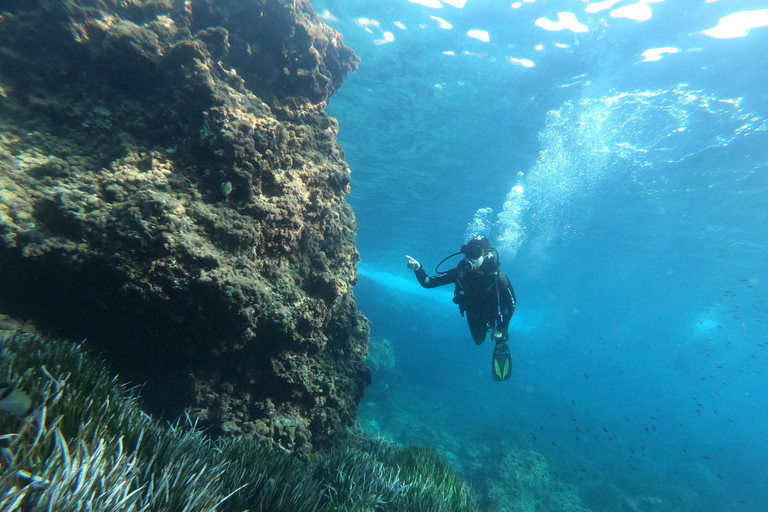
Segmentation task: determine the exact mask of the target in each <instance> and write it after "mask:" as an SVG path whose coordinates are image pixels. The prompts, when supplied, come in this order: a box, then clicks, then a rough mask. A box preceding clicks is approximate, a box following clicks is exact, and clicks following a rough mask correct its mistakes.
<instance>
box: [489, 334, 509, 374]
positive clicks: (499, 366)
mask: <svg viewBox="0 0 768 512" xmlns="http://www.w3.org/2000/svg"><path fill="white" fill-rule="evenodd" d="M491 374H492V375H493V380H495V381H497V382H499V381H502V380H509V379H511V378H512V355H511V354H510V353H509V346H508V345H507V344H506V343H500V344H497V345H496V348H494V349H493V360H492V361H491Z"/></svg>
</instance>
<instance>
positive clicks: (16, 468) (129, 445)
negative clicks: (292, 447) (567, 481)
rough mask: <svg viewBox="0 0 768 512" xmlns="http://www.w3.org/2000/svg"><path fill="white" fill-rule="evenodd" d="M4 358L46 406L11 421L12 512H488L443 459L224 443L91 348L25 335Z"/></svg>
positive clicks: (5, 505) (363, 447)
mask: <svg viewBox="0 0 768 512" xmlns="http://www.w3.org/2000/svg"><path fill="white" fill-rule="evenodd" d="M0 347H2V363H1V364H0V375H1V376H2V378H3V379H5V380H6V381H7V382H9V383H10V384H12V385H14V386H15V387H17V388H18V389H20V390H23V391H24V392H26V393H28V394H29V395H30V396H31V397H32V398H33V400H34V404H35V408H34V410H33V412H32V413H30V414H29V415H28V416H27V417H24V418H15V417H12V416H10V415H3V416H0V442H2V446H3V449H2V459H0V464H2V476H1V477H0V510H2V511H4V512H5V511H11V510H23V511H32V510H56V511H62V512H68V511H84V510H88V511H93V512H101V511H168V512H170V511H189V512H192V511H195V512H197V511H214V510H216V511H246V510H250V511H331V510H339V511H341V510H344V511H361V512H362V511H375V510H392V511H398V510H402V511H406V510H407V511H425V512H426V511H474V510H479V508H478V506H477V501H476V498H475V496H474V495H473V493H472V491H471V490H470V489H469V487H468V486H467V484H466V483H464V482H463V481H462V480H461V479H460V478H459V477H457V476H456V475H455V474H454V472H453V471H452V470H451V469H450V467H449V466H448V464H447V463H446V462H444V461H443V460H442V459H440V457H439V456H438V455H437V454H436V452H434V451H433V450H431V449H428V448H423V447H418V446H408V447H402V446H398V445H396V444H393V443H391V442H388V441H385V440H383V439H380V438H371V437H354V438H353V439H354V441H348V442H346V443H344V444H343V445H339V446H337V447H335V448H333V449H331V450H329V451H328V452H326V453H324V454H318V455H313V456H311V457H305V456H303V455H301V454H298V453H294V454H288V453H286V452H284V451H283V450H281V449H279V448H274V447H269V446H267V445H265V444H264V443H263V442H259V441H258V440H255V439H252V438H246V437H239V438H229V439H223V438H221V439H218V440H215V441H214V440H212V439H211V438H210V437H209V436H208V435H206V433H205V432H203V431H201V430H200V429H197V428H195V426H194V425H191V424H189V423H184V422H177V423H174V424H167V423H162V422H160V421H157V420H155V419H153V418H152V417H150V416H149V415H147V414H146V413H144V412H142V410H141V408H140V406H139V405H140V398H139V395H138V393H137V390H136V389H131V388H128V387H127V386H126V385H125V384H124V383H122V382H121V381H120V379H119V378H118V377H115V376H114V375H112V374H110V373H109V372H108V371H106V370H105V369H104V368H105V366H104V364H103V362H102V361H100V360H98V359H97V358H95V357H93V356H92V355H90V354H89V353H88V351H87V350H86V349H85V348H84V346H83V345H81V344H72V343H69V342H65V341H59V340H50V339H46V338H43V337H41V336H37V335H29V334H15V335H11V336H3V337H2V338H0Z"/></svg>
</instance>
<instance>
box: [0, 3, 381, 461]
mask: <svg viewBox="0 0 768 512" xmlns="http://www.w3.org/2000/svg"><path fill="white" fill-rule="evenodd" d="M4 5H5V7H4V9H5V11H0V313H4V314H6V315H10V316H12V317H14V318H19V319H23V320H24V321H32V322H34V323H35V325H36V326H37V327H38V328H39V329H40V330H41V332H49V333H52V334H56V335H58V336H65V337H68V338H70V339H74V340H78V339H83V338H87V339H88V343H90V344H91V345H92V346H94V347H95V348H96V349H98V350H99V351H100V352H101V353H102V355H103V356H104V357H105V358H106V359H107V360H108V361H109V363H110V364H111V365H112V366H113V367H114V369H115V370H117V371H118V372H120V373H121V374H122V376H123V377H124V378H127V379H130V380H131V381H132V382H134V383H137V384H141V385H143V389H142V397H143V399H144V400H145V402H146V405H147V407H148V408H149V409H150V410H151V411H153V412H157V413H164V414H165V415H166V416H167V417H169V418H172V417H174V416H175V415H177V414H179V413H181V412H182V411H184V410H187V411H190V412H191V413H192V415H193V416H194V417H197V418H199V419H200V425H202V426H208V427H209V428H210V431H211V432H213V433H214V434H222V435H239V434H243V435H253V436H256V437H260V438H263V439H265V440H269V441H270V442H272V443H274V444H275V445H279V446H281V447H282V448H284V449H286V450H295V449H299V450H303V451H306V450H310V449H312V448H313V447H315V448H317V447H322V446H323V445H325V444H327V443H328V442H329V441H330V440H331V439H332V438H333V437H334V435H335V434H337V433H340V432H343V431H344V429H345V427H346V426H348V425H350V424H351V423H353V421H354V419H355V415H356V409H357V404H358V402H359V400H360V399H361V397H362V394H363V391H364V390H365V387H366V386H367V384H368V383H369V381H370V371H369V370H368V368H367V367H366V365H365V363H364V361H365V357H366V354H367V345H368V337H369V332H370V329H369V325H368V321H367V320H366V319H365V317H364V316H362V314H360V313H359V312H358V310H357V306H356V303H355V299H354V295H353V286H354V285H355V284H356V282H357V267H356V264H357V261H358V260H359V255H358V252H357V250H356V248H355V232H356V224H355V217H354V214H353V212H352V211H351V209H350V207H349V206H348V205H347V203H346V202H345V200H344V197H345V195H346V194H347V193H348V192H349V183H350V171H349V167H348V166H347V164H346V163H345V161H344V153H343V151H342V149H341V147H340V146H339V145H338V144H337V142H336V133H337V124H336V121H335V119H333V118H330V117H329V116H327V115H326V114H325V111H324V108H325V105H326V103H327V101H328V99H329V98H330V96H331V95H332V94H334V93H335V92H336V91H337V90H338V88H339V87H340V86H341V85H342V83H343V80H344V78H345V76H346V75H347V74H348V73H349V72H351V71H354V70H355V69H356V68H357V65H358V58H357V57H356V56H355V55H354V53H353V52H352V50H350V49H349V48H348V47H346V46H344V43H343V40H342V37H341V36H340V35H339V34H338V33H336V32H335V31H333V30H332V29H330V28H328V27H327V26H325V25H324V24H323V23H322V21H321V20H320V19H319V17H318V16H317V15H316V14H315V13H314V11H313V10H312V8H311V6H310V5H309V3H308V2H307V1H306V0H236V1H235V0H215V1H214V0H187V1H180V0H179V1H177V0H174V1H170V0H38V1H30V2H10V3H5V4H4Z"/></svg>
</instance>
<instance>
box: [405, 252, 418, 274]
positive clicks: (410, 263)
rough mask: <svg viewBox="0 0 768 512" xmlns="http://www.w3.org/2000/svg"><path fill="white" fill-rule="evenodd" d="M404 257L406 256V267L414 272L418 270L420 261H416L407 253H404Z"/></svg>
mask: <svg viewBox="0 0 768 512" xmlns="http://www.w3.org/2000/svg"><path fill="white" fill-rule="evenodd" d="M405 257H406V258H408V268H409V269H411V270H413V271H414V272H415V271H416V270H419V269H420V268H421V263H419V262H418V261H416V260H415V259H413V258H411V257H410V256H408V255H407V254H406V255H405Z"/></svg>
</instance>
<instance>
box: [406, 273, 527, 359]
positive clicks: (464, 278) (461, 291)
mask: <svg viewBox="0 0 768 512" xmlns="http://www.w3.org/2000/svg"><path fill="white" fill-rule="evenodd" d="M495 266H496V264H495V262H491V261H486V263H485V264H483V265H482V266H481V267H480V269H478V270H476V271H473V272H466V273H464V272H461V271H459V270H458V269H455V268H454V269H451V270H449V271H448V272H446V273H444V274H438V275H436V276H432V277H429V276H427V273H426V272H425V271H424V267H423V266H420V267H419V269H418V270H416V271H415V273H416V278H417V279H418V280H419V284H421V286H423V287H424V288H436V287H438V286H444V285H446V284H451V283H453V284H454V286H455V288H454V292H453V302H455V303H456V304H458V306H459V311H460V312H461V315H462V316H464V312H465V311H466V313H467V324H469V331H470V332H471V333H472V338H473V339H474V340H475V343H477V344H478V345H480V344H481V343H482V342H483V341H485V336H486V334H487V333H488V331H490V330H493V328H494V327H495V328H496V329H498V330H499V331H501V333H502V336H503V339H504V340H505V341H506V339H507V338H508V337H509V335H508V334H507V329H508V328H509V321H510V320H511V319H512V315H513V314H514V313H515V305H516V303H517V299H516V298H515V290H514V289H513V288H512V284H511V283H510V282H509V278H508V277H507V276H506V275H504V274H503V273H502V272H499V271H498V270H496V269H495ZM487 267H491V268H487Z"/></svg>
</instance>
